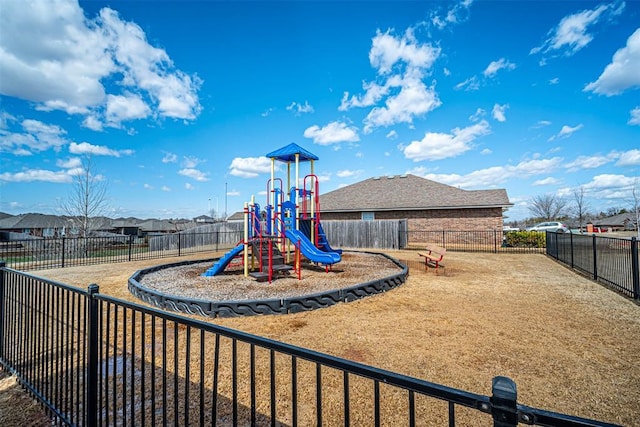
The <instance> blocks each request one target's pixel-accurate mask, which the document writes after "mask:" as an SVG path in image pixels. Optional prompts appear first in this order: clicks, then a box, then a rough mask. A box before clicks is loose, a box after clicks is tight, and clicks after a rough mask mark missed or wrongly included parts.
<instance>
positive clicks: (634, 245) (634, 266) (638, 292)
mask: <svg viewBox="0 0 640 427" xmlns="http://www.w3.org/2000/svg"><path fill="white" fill-rule="evenodd" d="M630 251H631V274H632V277H633V279H632V280H633V299H636V300H639V299H640V266H639V262H638V240H637V239H636V238H635V237H632V238H631V248H630Z"/></svg>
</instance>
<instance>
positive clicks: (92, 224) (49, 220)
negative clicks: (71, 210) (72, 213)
mask: <svg viewBox="0 0 640 427" xmlns="http://www.w3.org/2000/svg"><path fill="white" fill-rule="evenodd" d="M89 228H90V229H91V230H92V231H109V230H111V219H109V218H105V217H94V218H90V219H89ZM0 231H3V232H4V233H5V234H6V233H14V234H21V235H24V236H30V237H44V238H49V237H77V235H78V233H79V230H78V222H77V221H74V218H73V217H68V216H59V215H46V214H39V213H27V214H21V215H16V216H8V217H5V218H2V219H0ZM17 237H18V236H15V237H14V238H17Z"/></svg>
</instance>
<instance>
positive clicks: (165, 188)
mask: <svg viewBox="0 0 640 427" xmlns="http://www.w3.org/2000/svg"><path fill="white" fill-rule="evenodd" d="M160 189H161V190H162V191H165V192H167V193H168V192H169V191H171V188H169V187H167V186H166V185H163V186H162V187H161V188H160Z"/></svg>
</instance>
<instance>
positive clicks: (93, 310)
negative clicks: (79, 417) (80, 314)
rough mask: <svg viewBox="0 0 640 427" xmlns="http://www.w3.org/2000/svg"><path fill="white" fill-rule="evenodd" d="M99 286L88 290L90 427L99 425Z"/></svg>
mask: <svg viewBox="0 0 640 427" xmlns="http://www.w3.org/2000/svg"><path fill="white" fill-rule="evenodd" d="M98 289H99V288H98V285H95V284H93V285H89V288H88V293H89V295H88V297H87V298H88V301H87V303H88V309H89V317H88V322H87V329H88V331H87V334H88V336H87V341H88V351H87V353H88V354H87V368H86V369H87V374H86V375H87V380H86V382H85V387H84V388H85V393H86V394H87V397H86V402H87V405H86V410H85V418H84V419H85V425H86V426H88V427H95V426H97V425H98V418H97V414H98V364H99V363H100V362H99V358H98V341H99V339H100V332H99V329H98V326H99V324H98V300H97V298H95V295H96V294H97V293H98Z"/></svg>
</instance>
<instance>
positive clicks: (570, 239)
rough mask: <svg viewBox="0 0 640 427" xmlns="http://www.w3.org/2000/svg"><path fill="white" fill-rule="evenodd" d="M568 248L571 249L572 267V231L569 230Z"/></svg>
mask: <svg viewBox="0 0 640 427" xmlns="http://www.w3.org/2000/svg"><path fill="white" fill-rule="evenodd" d="M569 250H570V251H571V268H573V233H572V232H571V231H569Z"/></svg>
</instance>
